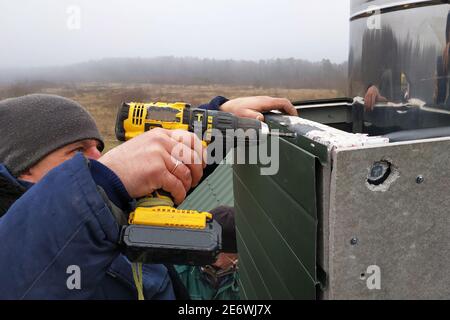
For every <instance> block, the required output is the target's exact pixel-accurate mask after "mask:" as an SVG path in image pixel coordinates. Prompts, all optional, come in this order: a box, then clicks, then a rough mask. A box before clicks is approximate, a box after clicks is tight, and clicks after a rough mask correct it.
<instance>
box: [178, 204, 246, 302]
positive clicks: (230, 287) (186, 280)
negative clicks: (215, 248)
mask: <svg viewBox="0 0 450 320" xmlns="http://www.w3.org/2000/svg"><path fill="white" fill-rule="evenodd" d="M211 213H212V214H213V216H214V219H215V220H216V221H217V222H219V223H220V225H221V226H222V253H220V254H219V256H218V258H217V261H216V262H215V263H213V264H212V265H210V266H202V267H198V266H175V269H176V270H177V272H178V273H179V275H180V277H181V280H182V282H183V284H184V286H185V287H186V289H187V291H188V294H189V297H190V298H191V299H192V300H239V299H240V295H239V285H238V273H237V270H238V254H237V244H236V230H235V222H234V208H231V207H226V206H221V207H218V208H216V209H213V210H211Z"/></svg>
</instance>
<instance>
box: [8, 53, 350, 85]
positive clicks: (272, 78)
mask: <svg viewBox="0 0 450 320" xmlns="http://www.w3.org/2000/svg"><path fill="white" fill-rule="evenodd" d="M36 81H44V82H53V83H73V82H118V83H154V84H175V85H209V84H220V85H231V86H234V85H235V86H253V87H263V88H289V89H291V88H292V89H300V88H301V89H303V88H304V89H337V90H339V91H341V92H345V91H346V85H347V63H342V64H335V63H331V62H330V61H329V60H326V59H324V60H322V61H321V62H309V61H305V60H299V59H272V60H260V61H237V60H214V59H199V58H177V57H159V58H108V59H103V60H97V61H89V62H84V63H79V64H73V65H69V66H63V67H46V68H31V69H25V68H22V69H6V70H0V84H14V83H19V82H36Z"/></svg>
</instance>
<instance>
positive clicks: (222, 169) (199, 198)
mask: <svg viewBox="0 0 450 320" xmlns="http://www.w3.org/2000/svg"><path fill="white" fill-rule="evenodd" d="M233 205H234V197H233V170H232V168H231V165H230V164H220V165H219V166H218V167H217V169H216V170H215V171H214V172H213V173H212V174H211V175H210V176H209V177H208V178H206V179H205V181H203V182H202V183H201V184H200V185H199V186H198V187H197V188H196V189H195V191H194V192H192V193H191V194H190V196H189V197H188V198H187V199H186V200H185V201H184V202H183V204H182V205H181V206H180V209H192V210H198V211H210V210H212V209H214V208H217V207H219V206H230V207H232V206H233Z"/></svg>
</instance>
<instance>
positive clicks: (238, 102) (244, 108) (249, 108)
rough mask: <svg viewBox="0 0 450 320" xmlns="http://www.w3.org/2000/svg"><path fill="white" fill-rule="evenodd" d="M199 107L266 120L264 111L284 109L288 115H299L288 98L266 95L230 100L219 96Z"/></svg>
mask: <svg viewBox="0 0 450 320" xmlns="http://www.w3.org/2000/svg"><path fill="white" fill-rule="evenodd" d="M199 108H201V109H207V110H220V111H224V112H230V113H233V114H235V115H236V116H238V117H243V118H252V119H258V120H260V121H264V115H263V113H264V112H268V111H272V110H282V111H284V112H285V113H287V114H288V115H291V116H298V113H297V110H296V109H295V107H294V106H293V105H292V103H291V102H290V101H289V100H288V99H284V98H272V97H266V96H257V97H245V98H237V99H233V100H228V99H226V98H224V97H221V96H218V97H216V98H214V99H213V100H211V102H210V103H208V104H204V105H201V106H200V107H199Z"/></svg>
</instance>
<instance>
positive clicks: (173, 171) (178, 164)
mask: <svg viewBox="0 0 450 320" xmlns="http://www.w3.org/2000/svg"><path fill="white" fill-rule="evenodd" d="M180 164H181V161H180V160H177V162H176V163H175V167H173V169H172V171H171V172H170V173H171V174H174V173H175V171H176V170H177V168H178V167H179V166H180Z"/></svg>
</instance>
